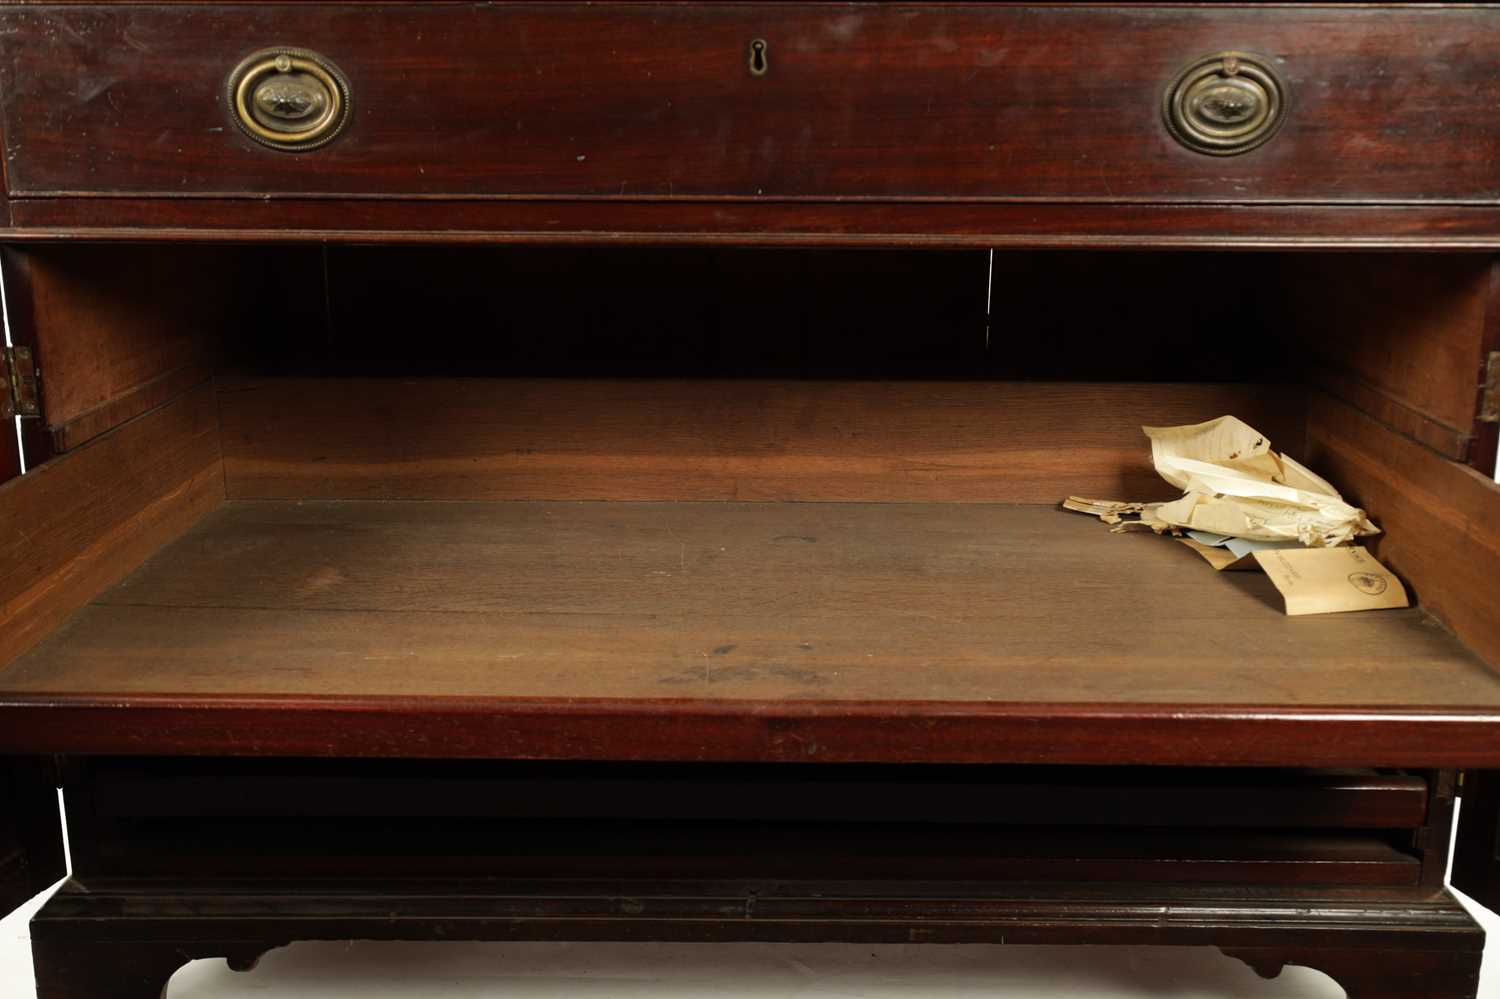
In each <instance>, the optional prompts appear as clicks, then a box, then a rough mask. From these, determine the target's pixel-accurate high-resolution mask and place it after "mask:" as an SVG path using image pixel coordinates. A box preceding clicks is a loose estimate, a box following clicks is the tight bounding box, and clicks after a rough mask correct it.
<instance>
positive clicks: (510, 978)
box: [0, 898, 1500, 999]
mask: <svg viewBox="0 0 1500 999" xmlns="http://www.w3.org/2000/svg"><path fill="white" fill-rule="evenodd" d="M1464 901H1465V902H1466V904H1468V906H1469V911H1470V912H1472V913H1474V915H1475V916H1476V917H1478V919H1479V921H1480V922H1481V923H1483V924H1484V927H1485V930H1486V931H1487V932H1488V933H1489V935H1490V937H1489V944H1488V945H1487V946H1486V948H1485V955H1486V958H1485V970H1484V977H1483V980H1482V982H1481V987H1480V996H1481V999H1500V918H1497V917H1496V916H1495V914H1494V913H1491V912H1490V911H1489V910H1487V909H1482V908H1480V907H1479V906H1478V905H1476V904H1474V903H1472V902H1470V901H1468V900H1467V899H1465V900H1464ZM41 902H42V899H41V898H37V899H35V900H33V901H32V903H31V904H30V905H29V906H27V907H26V908H25V909H24V910H22V911H20V912H17V913H15V914H14V915H11V916H10V917H8V918H6V919H4V920H0V983H3V984H0V999H34V997H35V995H36V993H35V985H34V981H33V979H32V974H31V952H30V945H29V941H28V938H27V933H26V920H28V919H29V918H30V917H31V913H32V912H33V911H35V910H36V908H37V907H39V906H40V904H41ZM1343 994H1344V993H1343V990H1342V989H1340V988H1339V987H1338V986H1336V985H1335V984H1333V982H1332V981H1331V980H1330V979H1329V978H1328V977H1327V976H1325V975H1323V974H1321V973H1319V972H1315V971H1312V970H1310V969H1307V968H1288V969H1286V970H1285V971H1284V972H1282V974H1281V976H1280V977H1279V978H1277V979H1275V980H1273V981H1265V980H1262V979H1260V978H1258V977H1256V975H1255V973H1254V972H1252V971H1251V970H1250V969H1249V968H1247V967H1246V966H1245V965H1243V964H1241V963H1240V962H1239V961H1235V960H1231V959H1230V958H1227V957H1224V956H1223V955H1221V954H1220V953H1219V952H1218V951H1216V950H1213V949H1210V948H1189V947H1020V946H1008V947H998V946H996V947H991V946H972V945H970V946H937V945H932V944H928V945H917V946H879V947H869V946H852V945H841V944H817V945H803V944H774V945H771V944H728V945H725V944H552V943H545V944H462V943H376V942H369V941H366V942H361V943H347V944H338V943H335V944H327V943H302V944H295V945H293V946H292V947H289V948H283V949H281V950H274V951H271V952H270V953H269V954H267V955H266V957H265V960H263V961H262V962H261V964H260V967H258V968H257V969H256V970H255V971H253V972H250V973H248V974H238V973H235V972H232V971H230V970H228V968H227V967H226V966H225V964H224V962H223V961H198V962H195V963H194V964H192V965H189V966H188V967H187V968H184V969H183V970H182V971H179V972H178V973H177V975H176V977H174V978H173V979H172V985H171V989H170V990H169V992H168V999H481V997H483V999H491V997H496V999H498V997H503V999H606V997H607V999H981V997H983V999H1057V997H1060V996H1061V997H1067V999H1147V997H1153V999H1339V997H1341V996H1343Z"/></svg>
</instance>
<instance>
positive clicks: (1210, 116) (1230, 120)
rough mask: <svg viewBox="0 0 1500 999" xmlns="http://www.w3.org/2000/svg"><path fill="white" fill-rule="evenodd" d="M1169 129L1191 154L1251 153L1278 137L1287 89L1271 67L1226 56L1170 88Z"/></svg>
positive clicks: (1193, 68)
mask: <svg viewBox="0 0 1500 999" xmlns="http://www.w3.org/2000/svg"><path fill="white" fill-rule="evenodd" d="M1163 112H1164V114H1165V116H1166V120H1167V128H1168V129H1169V130H1170V131H1171V133H1172V135H1173V137H1174V138H1176V139H1177V141H1178V142H1180V143H1182V144H1183V145H1184V146H1187V147H1188V148H1189V149H1192V150H1196V151H1197V152H1200V153H1208V154H1210V155H1212V156H1234V155H1236V154H1239V153H1247V152H1249V151H1250V150H1252V149H1254V148H1256V147H1257V146H1259V145H1261V144H1262V143H1264V142H1266V141H1267V140H1268V139H1270V138H1271V136H1273V135H1275V134H1276V130H1277V129H1279V128H1280V127H1281V123H1282V120H1283V119H1284V118H1285V117H1286V87H1285V85H1284V84H1283V83H1282V82H1281V77H1280V76H1279V75H1278V74H1277V73H1276V71H1275V70H1274V69H1272V68H1271V64H1270V61H1269V60H1267V59H1264V58H1262V57H1260V56H1256V55H1251V54H1249V53H1246V52H1220V53H1218V54H1216V55H1211V56H1204V57H1203V58H1202V59H1199V60H1197V61H1196V62H1194V63H1193V64H1192V65H1190V66H1188V67H1187V68H1186V69H1184V70H1183V71H1182V72H1181V73H1179V74H1177V78H1176V79H1175V80H1173V81H1172V85H1171V86H1170V87H1168V88H1167V92H1166V96H1165V98H1164V102H1163Z"/></svg>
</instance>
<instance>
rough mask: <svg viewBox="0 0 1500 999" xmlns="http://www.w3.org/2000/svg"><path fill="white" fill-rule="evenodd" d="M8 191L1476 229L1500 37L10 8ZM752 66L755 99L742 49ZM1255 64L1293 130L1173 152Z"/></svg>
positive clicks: (1448, 13) (1498, 14) (848, 17)
mask: <svg viewBox="0 0 1500 999" xmlns="http://www.w3.org/2000/svg"><path fill="white" fill-rule="evenodd" d="M0 20H3V25H0V27H3V36H0V37H3V40H4V41H3V45H4V48H3V58H0V90H3V95H4V96H3V110H4V116H5V126H6V135H5V143H6V158H7V166H8V172H9V183H10V190H11V192H12V194H13V195H17V196H27V195H32V196H40V195H56V194H70V193H76V194H106V193H114V194H131V195H147V194H155V195H172V196H176V195H204V194H224V195H234V194H276V193H287V194H296V193H306V194H340V193H341V194H349V195H373V194H398V195H470V196H507V197H586V198H597V199H632V198H635V199H643V198H653V199H657V198H665V197H677V198H686V197H694V198H761V197H763V198H792V197H805V198H820V199H832V198H871V199H923V198H934V199H1039V200H1059V199H1063V200H1073V199H1078V200H1093V201H1122V200H1126V201H1128V200H1142V201H1173V202H1248V201H1261V202H1266V201H1278V202H1298V201H1323V202H1364V201H1374V202H1401V201H1431V200H1448V201H1462V202H1493V201H1495V200H1496V199H1497V197H1500V115H1495V114H1492V113H1491V109H1493V108H1494V107H1495V106H1496V105H1497V104H1500V10H1486V9H1449V10H1441V9H1399V8H1395V9H1341V8H1337V7H1324V8H1281V7H1272V6H1267V7H1265V8H1260V9H1256V8H1248V9H1247V8H1233V7H1224V8H1219V9H1187V8H1150V7H1141V8H1123V9H1122V8H1093V7H1077V8H1073V7H1038V8H1022V7H1002V6H993V7H992V6H984V5H938V6H927V5H923V6H906V5H900V4H894V3H891V4H878V5H877V4H855V5H847V4H838V5H834V4H805V5H800V4H799V5H795V6H792V5H781V4H770V3H767V4H719V3H714V4H707V3H704V4H683V5H676V4H671V5H669V4H651V3H628V4H605V5H598V6H592V5H586V4H573V3H548V4H513V5H512V4H495V5H473V6H468V5H465V6H453V5H447V4H436V3H433V4H428V3H421V4H418V3H411V4H388V5H387V4H359V5H312V4H295V5H293V4H285V5H270V4H267V5H254V6H251V5H209V4H205V5H190V6H184V5H170V6H167V5H149V4H142V5H134V4H122V5H112V6H80V5H67V6H61V5H60V6H26V7H19V6H13V7H9V8H5V9H4V10H3V14H0ZM756 39H761V40H764V42H765V43H766V59H767V63H766V72H765V73H764V74H762V75H756V74H755V73H753V72H752V71H751V66H750V62H751V58H750V55H751V46H752V43H753V42H754V41H755V40H756ZM270 45H292V46H300V47H305V48H307V49H312V50H315V51H317V52H320V53H322V54H323V55H325V56H326V57H328V58H329V59H330V60H332V61H333V62H334V63H335V64H336V65H337V66H338V67H339V68H341V69H342V70H343V71H344V73H345V74H346V75H347V77H348V80H349V84H350V87H351V92H352V105H353V111H352V117H351V119H350V121H349V124H348V127H347V128H346V130H345V131H344V133H343V134H342V135H341V136H340V137H339V138H337V139H335V140H334V141H333V142H332V143H331V144H329V145H328V146H326V147H324V148H322V149H318V150H316V151H313V152H293V153H288V152H281V151H276V150H272V149H267V148H264V147H261V146H258V145H256V144H255V143H254V142H252V141H251V140H250V139H249V138H247V137H245V136H244V135H242V134H241V133H240V132H239V131H238V130H237V129H236V128H234V127H233V126H232V124H231V123H230V121H229V118H228V113H227V110H226V98H225V97H224V96H223V90H224V87H225V81H226V78H227V76H228V74H229V73H230V71H231V70H232V69H233V68H234V67H235V65H236V64H237V63H238V62H239V61H240V60H241V59H243V58H244V57H246V56H247V55H249V54H250V53H252V52H254V51H256V50H258V49H261V48H264V47H266V46H270ZM1227 50H1240V51H1244V52H1249V53H1254V54H1258V55H1260V56H1262V57H1265V58H1267V59H1268V60H1269V62H1270V63H1271V64H1272V65H1273V66H1274V67H1275V68H1276V69H1277V71H1278V72H1279V73H1280V75H1281V77H1282V79H1283V81H1284V83H1285V89H1286V97H1287V99H1286V116H1285V124H1284V126H1283V127H1282V128H1281V129H1280V131H1279V133H1277V134H1276V135H1275V136H1274V137H1273V138H1272V139H1271V140H1270V141H1269V142H1267V143H1266V144H1264V145H1263V146H1261V147H1259V148H1257V149H1255V150H1253V151H1250V152H1247V153H1244V154H1241V155H1238V156H1228V157H1224V156H1211V155H1206V154H1204V153H1200V152H1195V151H1191V150H1189V149H1187V148H1184V147H1183V146H1182V145H1181V144H1179V143H1178V142H1177V141H1176V140H1175V139H1174V138H1173V137H1172V135H1171V133H1170V132H1169V130H1168V128H1167V127H1166V125H1165V123H1164V119H1163V112H1162V102H1163V96H1164V93H1165V91H1166V90H1167V88H1168V87H1169V85H1170V84H1171V82H1172V80H1173V78H1174V77H1175V76H1176V74H1177V73H1178V71H1179V70H1181V69H1183V68H1184V67H1186V66H1187V65H1188V64H1190V63H1192V62H1193V61H1194V60H1196V59H1198V58H1199V57H1202V56H1205V55H1208V54H1212V53H1217V52H1222V51H1227Z"/></svg>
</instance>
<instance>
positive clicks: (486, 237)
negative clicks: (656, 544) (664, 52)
mask: <svg viewBox="0 0 1500 999" xmlns="http://www.w3.org/2000/svg"><path fill="white" fill-rule="evenodd" d="M12 204H13V209H12V211H13V215H14V220H13V225H14V228H12V229H11V230H10V231H9V232H7V233H6V239H7V240H11V241H16V242H39V241H56V240H90V239H109V240H132V241H134V240H235V241H240V242H295V241H302V240H312V239H315V240H319V241H326V242H348V243H371V242H381V243H400V242H418V243H450V244H459V243H513V244H530V243H559V244H588V245H600V244H605V245H618V246H631V245H687V244H703V245H714V244H716V245H731V244H732V245H738V246H745V245H757V246H868V245H879V246H883V247H901V246H909V247H926V246H951V247H964V246H969V247H980V248H992V247H993V248H1004V247H1015V248H1046V247H1121V248H1172V247H1182V248H1204V247H1218V248H1231V247H1243V248H1252V249H1274V248H1278V247H1282V248H1300V249H1309V248H1327V249H1334V250H1348V249H1351V248H1367V249H1385V248H1406V249H1414V250H1416V249H1449V250H1477V249H1497V248H1500V209H1497V208H1494V207H1471V206H1453V205H1392V206H1378V205H1352V206H1342V207H1340V206H1328V205H1276V206H1266V205H1260V206H1257V205H1149V204H1148V205H1130V204H1122V205H1094V204H1065V203H1062V204H1058V203H1054V204H984V203H948V204H944V203H933V204H925V203H912V202H892V203H860V202H837V201H833V202H817V203H811V204H808V203H798V202H750V203H736V202H719V203H715V202H671V201H655V202H653V201H642V202H631V203H626V204H614V203H608V202H591V201H556V202H548V201H519V202H508V201H502V202H491V201H473V202H470V201H457V200H447V201H424V200H411V199H407V200H402V199H390V200H380V201H377V200H373V199H307V198H276V199H233V198H190V199H176V200H173V199H146V198H32V199H24V200H17V201H14V202H13V203H12Z"/></svg>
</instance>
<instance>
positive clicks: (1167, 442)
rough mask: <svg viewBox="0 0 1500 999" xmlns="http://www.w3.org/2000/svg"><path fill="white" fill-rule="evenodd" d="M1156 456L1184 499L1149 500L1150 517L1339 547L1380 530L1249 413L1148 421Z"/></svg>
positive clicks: (1238, 533) (1144, 516) (1158, 467)
mask: <svg viewBox="0 0 1500 999" xmlns="http://www.w3.org/2000/svg"><path fill="white" fill-rule="evenodd" d="M1141 429H1142V430H1144V431H1145V433H1146V436H1147V437H1149V438H1150V439H1151V461H1152V464H1153V465H1155V467H1156V471H1157V473H1158V474H1160V475H1161V477H1162V478H1164V479H1166V480H1167V481H1168V482H1170V483H1171V484H1172V485H1174V486H1176V487H1178V488H1179V489H1181V490H1183V496H1182V498H1181V499H1178V500H1173V501H1172V502H1170V503H1162V504H1160V505H1147V507H1146V509H1145V510H1143V511H1142V513H1141V519H1142V520H1143V521H1158V522H1160V523H1164V524H1167V525H1170V526H1172V527H1179V528H1182V529H1184V530H1194V531H1207V532H1209V533H1212V534H1223V535H1228V536H1230V537H1236V538H1249V539H1252V540H1256V541H1297V542H1300V543H1301V544H1303V545H1306V546H1307V547H1309V548H1332V547H1334V546H1336V545H1343V544H1348V543H1349V542H1351V541H1353V540H1354V539H1355V538H1356V537H1363V536H1367V535H1371V534H1379V533H1380V528H1378V527H1376V526H1375V525H1374V523H1372V522H1371V521H1370V518H1369V517H1367V516H1365V512H1364V511H1363V510H1361V509H1359V508H1358V507H1356V506H1351V505H1350V504H1349V503H1346V502H1345V501H1344V498H1343V497H1342V496H1340V495H1339V492H1338V490H1337V489H1335V488H1334V487H1333V486H1332V485H1331V484H1330V483H1329V482H1328V481H1327V480H1326V479H1323V478H1321V477H1319V476H1318V475H1315V474H1314V473H1313V472H1311V471H1309V470H1308V469H1307V468H1305V467H1303V466H1302V465H1300V464H1298V463H1297V462H1296V461H1293V460H1292V459H1291V458H1290V457H1288V456H1287V455H1285V454H1278V453H1277V452H1275V451H1273V450H1272V449H1271V442H1270V440H1268V439H1267V438H1266V436H1265V435H1264V434H1262V433H1260V432H1259V431H1257V430H1256V429H1255V428H1254V427H1252V426H1250V425H1249V424H1247V423H1245V422H1244V421H1243V420H1239V419H1236V418H1235V417H1233V416H1221V417H1219V418H1218V419H1217V420H1209V421H1208V422H1207V423H1196V424H1192V425H1190V426H1183V427H1142V428H1141Z"/></svg>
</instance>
